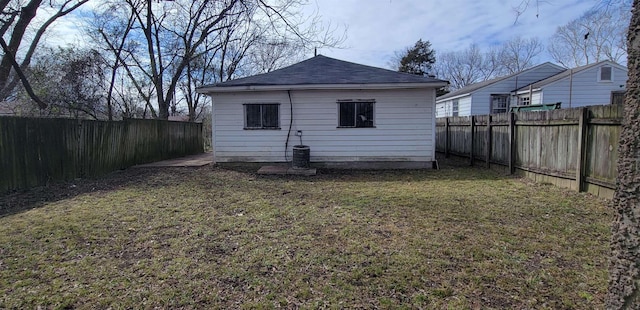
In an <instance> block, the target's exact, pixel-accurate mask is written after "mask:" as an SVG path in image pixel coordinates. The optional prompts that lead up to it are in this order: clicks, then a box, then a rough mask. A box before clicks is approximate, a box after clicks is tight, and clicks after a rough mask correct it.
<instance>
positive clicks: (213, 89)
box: [196, 81, 448, 94]
mask: <svg viewBox="0 0 640 310" xmlns="http://www.w3.org/2000/svg"><path fill="white" fill-rule="evenodd" d="M447 85H448V84H447V82H441V81H437V82H428V83H385V84H305V85H244V86H203V87H200V88H198V89H196V91H197V92H198V93H201V94H208V93H229V92H251V91H278V90H334V89H335V90H350V89H420V88H437V87H444V86H447Z"/></svg>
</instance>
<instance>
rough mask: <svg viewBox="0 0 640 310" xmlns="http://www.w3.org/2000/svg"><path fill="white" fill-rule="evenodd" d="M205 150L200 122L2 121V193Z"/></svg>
mask: <svg viewBox="0 0 640 310" xmlns="http://www.w3.org/2000/svg"><path fill="white" fill-rule="evenodd" d="M202 152H203V140H202V124H199V123H185V122H170V121H161V120H141V119H127V120H124V121H117V122H107V121H89V120H74V119H50V118H22V117H0V192H6V191H10V190H16V189H25V188H29V187H34V186H40V185H45V184H47V182H49V181H51V180H69V179H74V178H79V177H93V176H99V175H102V174H105V173H108V172H111V171H114V170H118V169H124V168H127V167H130V166H133V165H136V164H142V163H149V162H153V161H158V160H164V159H170V158H176V157H180V156H185V155H190V154H198V153H202Z"/></svg>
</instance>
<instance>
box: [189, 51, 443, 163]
mask: <svg viewBox="0 0 640 310" xmlns="http://www.w3.org/2000/svg"><path fill="white" fill-rule="evenodd" d="M446 84H447V82H446V81H442V80H437V79H434V78H430V77H422V76H417V75H411V74H405V73H399V72H395V71H390V70H385V69H380V68H374V67H369V66H364V65H359V64H355V63H350V62H345V61H341V60H337V59H332V58H329V57H325V56H321V55H319V56H315V57H313V58H310V59H307V60H305V61H302V62H300V63H297V64H294V65H292V66H289V67H286V68H282V69H279V70H276V71H272V72H270V73H265V74H261V75H255V76H250V77H246V78H241V79H237V80H232V81H228V82H224V83H218V84H214V85H207V86H203V87H201V88H199V89H198V92H200V93H203V94H207V95H210V96H211V97H212V99H213V109H212V110H213V112H212V113H213V117H212V119H213V126H212V127H213V128H212V131H213V134H212V139H213V141H212V145H213V150H214V151H213V153H214V163H229V162H264V163H267V162H270V163H273V162H287V161H290V160H291V158H292V146H293V145H298V144H304V145H308V146H309V147H310V161H311V163H312V165H314V166H330V167H331V166H333V167H371V168H377V167H391V168H420V167H426V168H430V167H431V166H432V164H433V162H434V161H435V111H434V108H435V98H436V95H435V93H436V89H437V88H439V87H443V86H445V85H446Z"/></svg>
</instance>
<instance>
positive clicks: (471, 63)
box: [434, 44, 492, 90]
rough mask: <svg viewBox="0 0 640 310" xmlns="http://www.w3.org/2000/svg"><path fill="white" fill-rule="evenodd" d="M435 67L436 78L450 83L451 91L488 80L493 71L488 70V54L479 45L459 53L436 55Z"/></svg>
mask: <svg viewBox="0 0 640 310" xmlns="http://www.w3.org/2000/svg"><path fill="white" fill-rule="evenodd" d="M436 57H437V58H436V63H435V66H434V69H435V73H436V76H438V77H439V78H441V79H445V80H448V81H449V83H450V84H449V87H450V89H451V90H455V89H459V88H462V87H465V86H467V85H470V84H473V83H477V82H480V81H484V80H487V79H488V78H490V77H491V74H492V72H491V70H489V69H488V68H487V59H486V54H484V53H482V52H481V51H480V48H478V46H477V45H475V44H472V45H470V46H469V47H468V48H466V49H464V50H462V51H457V52H444V53H442V54H439V55H436Z"/></svg>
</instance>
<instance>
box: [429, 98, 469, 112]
mask: <svg viewBox="0 0 640 310" xmlns="http://www.w3.org/2000/svg"><path fill="white" fill-rule="evenodd" d="M453 100H458V116H469V115H471V96H465V97H460V98H457V99H448V100H445V101H442V102H440V103H437V104H436V117H449V116H453Z"/></svg>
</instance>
